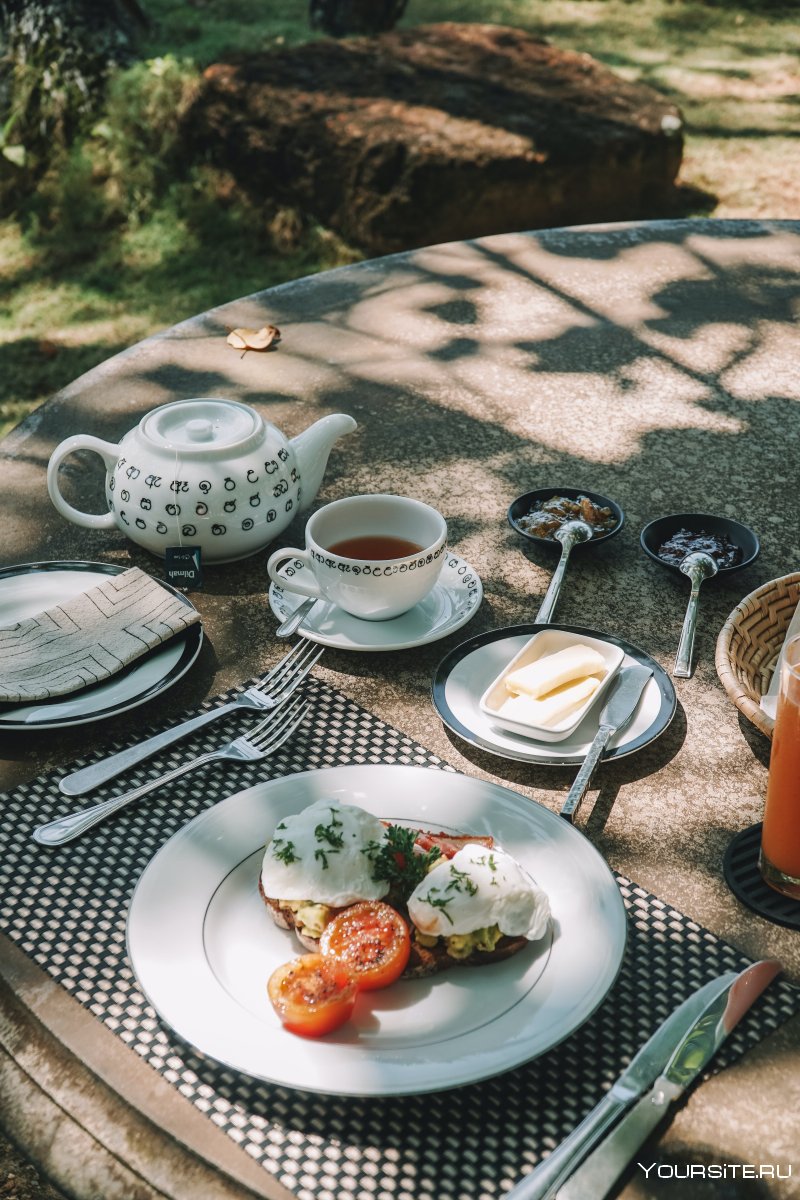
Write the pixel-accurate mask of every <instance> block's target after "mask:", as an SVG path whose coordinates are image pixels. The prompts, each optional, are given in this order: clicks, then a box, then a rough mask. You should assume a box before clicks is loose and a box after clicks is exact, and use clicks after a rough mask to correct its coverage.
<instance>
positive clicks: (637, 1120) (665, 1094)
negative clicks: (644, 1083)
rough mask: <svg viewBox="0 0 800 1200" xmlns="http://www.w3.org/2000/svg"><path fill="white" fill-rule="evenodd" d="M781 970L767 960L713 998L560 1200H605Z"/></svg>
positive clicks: (573, 1176)
mask: <svg viewBox="0 0 800 1200" xmlns="http://www.w3.org/2000/svg"><path fill="white" fill-rule="evenodd" d="M780 969H781V965H780V963H778V962H776V961H775V960H774V959H764V960H762V961H761V962H757V963H754V964H753V966H751V967H748V968H747V969H746V970H745V971H742V972H741V973H740V974H739V975H736V976H734V977H733V982H732V983H731V985H730V986H729V987H728V988H726V989H725V991H723V992H722V993H721V994H720V995H718V996H717V997H716V998H714V999H713V1000H711V1002H710V1003H709V1004H708V1005H707V1006H706V1008H705V1010H704V1011H703V1012H702V1013H701V1014H700V1016H699V1017H698V1019H697V1020H696V1022H695V1024H694V1026H693V1027H692V1028H691V1029H690V1030H689V1031H688V1032H687V1033H686V1035H685V1036H684V1037H683V1038H682V1039H681V1041H680V1043H679V1044H678V1045H677V1046H676V1047H675V1049H674V1051H673V1052H672V1054H671V1056H670V1059H669V1062H668V1063H667V1064H666V1066H665V1067H664V1070H663V1071H662V1072H661V1074H660V1075H659V1076H658V1078H657V1079H656V1081H655V1083H654V1084H653V1086H652V1087H651V1088H650V1090H649V1091H648V1092H646V1093H645V1095H644V1096H642V1097H641V1099H640V1100H638V1101H637V1103H636V1104H635V1105H634V1106H633V1108H632V1109H631V1110H630V1112H629V1113H627V1115H626V1116H624V1117H623V1118H622V1120H621V1121H620V1122H619V1124H618V1125H616V1126H615V1127H614V1128H613V1129H612V1130H611V1132H610V1133H609V1134H608V1135H607V1136H606V1137H605V1138H604V1140H603V1141H602V1142H601V1143H600V1145H599V1146H598V1147H597V1148H596V1149H595V1150H593V1151H592V1152H591V1154H589V1156H588V1157H587V1158H586V1159H585V1161H584V1162H583V1163H582V1164H581V1165H580V1166H579V1167H578V1169H577V1170H576V1171H575V1173H574V1174H573V1175H572V1176H570V1178H569V1179H568V1180H567V1182H566V1183H565V1184H564V1186H563V1187H562V1188H561V1189H560V1190H559V1191H558V1192H557V1194H556V1200H602V1198H603V1197H604V1196H605V1195H606V1194H607V1193H608V1192H610V1191H611V1188H612V1187H613V1186H614V1184H615V1183H616V1182H617V1180H618V1179H619V1177H620V1175H621V1174H622V1172H623V1171H624V1170H625V1168H626V1167H627V1165H628V1163H629V1162H630V1161H631V1159H632V1158H633V1156H634V1154H635V1153H636V1151H637V1150H638V1149H639V1147H640V1146H641V1144H642V1142H644V1141H645V1139H646V1138H647V1137H648V1135H649V1134H650V1133H652V1131H653V1130H654V1129H655V1127H656V1125H658V1123H659V1121H661V1120H662V1118H663V1117H664V1116H665V1114H666V1113H667V1110H668V1109H669V1106H670V1105H671V1104H674V1103H675V1101H676V1100H677V1099H678V1098H679V1097H680V1096H681V1095H682V1094H683V1092H684V1091H685V1090H686V1088H687V1087H688V1086H689V1084H690V1083H691V1082H692V1081H693V1080H694V1079H696V1077H697V1076H698V1075H699V1074H700V1072H701V1071H702V1070H703V1068H704V1067H705V1066H707V1065H708V1063H709V1062H710V1060H711V1058H712V1057H713V1055H714V1054H715V1053H716V1052H717V1050H718V1049H719V1047H720V1046H721V1045H722V1043H723V1042H724V1041H725V1039H726V1038H727V1036H728V1034H729V1033H730V1032H731V1030H732V1029H733V1028H734V1026H735V1025H736V1024H737V1023H738V1022H739V1021H740V1020H741V1018H742V1017H743V1016H744V1014H745V1013H746V1012H747V1010H748V1009H749V1008H750V1005H751V1004H752V1003H753V1001H754V1000H756V999H757V998H758V997H759V996H760V995H761V993H762V992H763V991H764V988H766V987H767V986H768V984H770V983H771V982H772V980H773V979H774V978H775V976H776V975H777V974H778V972H779V971H780ZM513 1194H514V1193H513V1192H512V1193H511V1195H512V1196H513Z"/></svg>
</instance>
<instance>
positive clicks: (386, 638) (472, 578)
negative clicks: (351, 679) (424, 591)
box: [269, 554, 483, 650]
mask: <svg viewBox="0 0 800 1200" xmlns="http://www.w3.org/2000/svg"><path fill="white" fill-rule="evenodd" d="M301 574H302V572H301ZM305 599H306V597H305V596H301V595H299V594H298V593H297V592H291V591H289V589H288V588H283V587H279V586H278V584H276V583H272V584H270V589H269V604H270V608H271V609H272V611H273V613H274V614H275V616H276V617H277V618H278V620H279V621H285V620H286V618H287V617H290V616H291V615H292V613H293V612H294V610H295V609H296V608H297V607H298V605H300V604H302V603H303V601H304V600H305ZM482 599H483V584H482V583H481V581H480V579H479V577H478V573H477V571H475V570H474V569H473V568H472V567H471V566H470V565H469V563H467V562H465V561H464V559H463V558H459V557H458V555H456V554H448V555H447V559H446V561H445V564H444V566H443V567H442V573H441V575H440V576H439V579H438V581H437V583H436V586H435V587H434V589H433V591H432V592H430V593H429V594H428V595H427V596H426V597H425V599H424V600H421V601H420V602H419V604H417V605H415V606H414V608H412V609H411V610H410V611H409V612H407V613H403V614H402V616H399V617H394V618H393V619H392V620H391V621H362V620H360V619H359V618H358V617H351V616H350V614H349V613H346V612H343V611H342V609H340V608H337V606H336V605H335V604H331V603H329V601H327V600H318V601H317V603H316V604H315V605H314V607H313V608H312V609H311V612H310V613H309V614H308V616H307V617H306V619H305V621H304V622H303V625H302V628H301V629H300V632H301V633H302V635H303V637H306V638H308V639H309V641H311V642H319V644H320V645H321V646H332V647H334V648H335V649H337V650H409V649H411V648H412V647H413V646H424V645H426V644H427V643H428V642H436V641H438V640H439V638H443V637H447V635H448V634H449V633H453V632H455V630H456V629H460V628H461V626H462V625H466V623H467V621H469V620H470V618H471V617H474V615H475V613H476V612H477V611H478V608H479V606H480V602H481V600H482Z"/></svg>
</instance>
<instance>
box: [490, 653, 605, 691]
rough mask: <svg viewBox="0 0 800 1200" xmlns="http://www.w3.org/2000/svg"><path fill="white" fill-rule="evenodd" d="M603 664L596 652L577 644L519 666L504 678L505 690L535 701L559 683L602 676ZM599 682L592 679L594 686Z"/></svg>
mask: <svg viewBox="0 0 800 1200" xmlns="http://www.w3.org/2000/svg"><path fill="white" fill-rule="evenodd" d="M606 669H607V668H606V661H605V659H604V658H603V656H602V654H600V653H599V652H598V651H597V650H594V649H593V648H592V647H591V646H584V645H583V644H582V643H580V642H578V643H576V644H575V645H574V646H567V648H566V649H565V650H559V651H557V653H555V654H547V655H545V656H544V657H543V658H538V659H537V660H536V662H532V663H527V665H526V666H524V667H518V668H517V670H516V671H512V672H511V673H510V674H509V675H507V676H506V678H505V681H504V682H505V686H506V689H507V691H509V692H512V693H513V694H514V695H524V696H530V697H531V698H532V699H534V700H538V699H539V698H540V697H542V696H546V695H547V693H548V692H552V691H554V690H555V688H558V687H561V685H562V684H565V683H571V682H572V681H573V680H576V679H583V678H584V677H585V676H587V675H596V674H603V675H604V674H605V673H606ZM597 682H598V680H595V683H597Z"/></svg>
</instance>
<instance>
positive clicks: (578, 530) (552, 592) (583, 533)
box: [535, 521, 593, 625]
mask: <svg viewBox="0 0 800 1200" xmlns="http://www.w3.org/2000/svg"><path fill="white" fill-rule="evenodd" d="M592 535H593V530H592V527H591V525H587V523H586V522H585V521H565V522H564V524H563V525H561V526H559V528H558V529H557V530H556V531H555V533H554V534H553V537H554V538H555V539H556V541H557V542H561V557H560V558H559V560H558V566H557V567H556V569H555V571H554V572H553V578H552V579H551V580H550V586H549V587H548V589H547V591H546V592H545V596H544V600H543V601H542V604H541V607H540V609H539V611H538V613H537V614H536V617H535V620H536V624H537V625H547V624H549V622H550V621H551V620H552V619H553V613H554V612H555V607H556V603H557V601H558V596H559V592H560V591H561V584H562V582H563V580H564V572H565V571H566V569H567V562H568V560H569V556H570V553H571V551H572V547H573V546H577V545H579V544H580V543H581V542H588V541H589V540H590V539H591V537H592Z"/></svg>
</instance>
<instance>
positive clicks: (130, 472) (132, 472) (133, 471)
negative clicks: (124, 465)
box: [125, 464, 142, 479]
mask: <svg viewBox="0 0 800 1200" xmlns="http://www.w3.org/2000/svg"><path fill="white" fill-rule="evenodd" d="M141 473H142V472H141V471H140V470H139V468H138V467H134V466H133V464H131V465H130V466H129V467H128V469H127V471H126V472H125V474H126V475H127V476H128V479H138V478H139V476H140V475H141Z"/></svg>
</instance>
